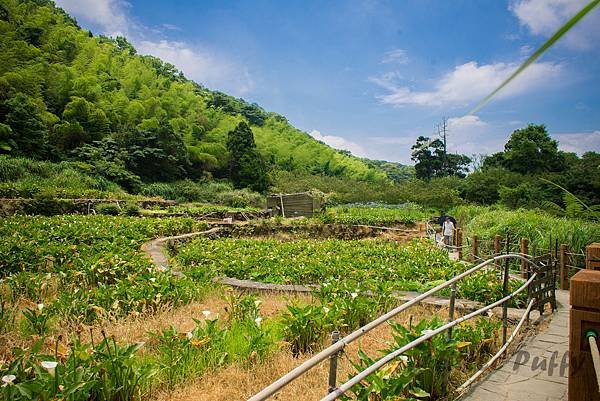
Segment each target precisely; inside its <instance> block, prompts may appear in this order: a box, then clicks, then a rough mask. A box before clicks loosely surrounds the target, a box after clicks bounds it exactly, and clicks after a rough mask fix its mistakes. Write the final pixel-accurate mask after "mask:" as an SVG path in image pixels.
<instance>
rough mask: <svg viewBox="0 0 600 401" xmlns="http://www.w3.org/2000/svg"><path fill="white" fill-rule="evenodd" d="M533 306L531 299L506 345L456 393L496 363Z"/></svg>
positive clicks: (457, 390)
mask: <svg viewBox="0 0 600 401" xmlns="http://www.w3.org/2000/svg"><path fill="white" fill-rule="evenodd" d="M534 304H535V299H532V300H530V301H529V305H527V309H526V310H525V313H524V314H523V316H522V317H521V320H519V323H518V324H517V327H515V329H514V330H513V332H512V333H511V335H510V337H509V338H508V340H506V343H505V344H504V345H503V346H502V347H500V349H499V350H498V352H496V354H495V355H494V356H493V357H492V358H491V359H490V360H489V361H487V362H486V363H485V364H484V365H483V366H482V367H481V369H479V370H478V371H477V372H475V374H474V375H473V376H471V377H470V378H469V379H468V380H467V381H466V382H464V383H463V384H462V385H461V386H460V387H459V388H457V389H456V392H457V393H462V392H463V391H465V390H466V389H467V388H468V387H469V386H470V385H471V384H473V382H475V380H477V378H478V377H479V376H481V375H482V374H483V373H484V372H485V371H486V370H487V369H488V368H489V367H490V366H492V365H493V364H494V362H496V361H497V360H498V358H500V356H502V354H503V353H504V351H506V349H507V348H508V346H509V345H510V344H511V342H512V341H513V340H514V339H515V337H516V336H517V333H518V332H519V330H520V329H521V326H522V325H523V323H525V321H526V320H527V316H528V315H529V312H531V308H532V307H533V305H534Z"/></svg>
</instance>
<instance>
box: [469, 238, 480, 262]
mask: <svg viewBox="0 0 600 401" xmlns="http://www.w3.org/2000/svg"><path fill="white" fill-rule="evenodd" d="M478 247H479V238H478V237H477V236H476V235H474V236H473V243H472V244H471V259H473V262H476V261H477V256H479V255H478V252H479V250H478Z"/></svg>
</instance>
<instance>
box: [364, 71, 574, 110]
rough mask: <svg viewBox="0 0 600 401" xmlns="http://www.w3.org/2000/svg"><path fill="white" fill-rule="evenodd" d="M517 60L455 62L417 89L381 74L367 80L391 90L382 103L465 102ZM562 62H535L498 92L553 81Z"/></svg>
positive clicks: (488, 89)
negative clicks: (430, 86)
mask: <svg viewBox="0 0 600 401" xmlns="http://www.w3.org/2000/svg"><path fill="white" fill-rule="evenodd" d="M517 66H518V65H517V63H495V64H482V65H479V64H477V62H475V61H471V62H468V63H465V64H461V65H459V66H456V67H455V68H454V70H453V71H450V72H448V73H446V74H445V75H444V76H443V77H442V78H440V79H439V80H438V81H437V82H436V83H435V84H434V88H433V89H431V90H424V91H418V90H413V89H411V88H409V87H406V86H400V85H398V84H397V82H396V80H395V79H394V78H395V77H393V76H392V77H390V76H387V75H383V76H381V77H374V78H373V77H372V78H370V80H371V81H372V82H374V83H376V84H377V85H379V86H381V87H382V88H384V89H386V90H387V91H388V92H390V93H389V94H387V95H383V96H381V97H380V99H381V101H382V102H383V103H385V104H391V105H395V106H405V105H419V106H442V105H444V106H465V105H468V104H470V103H472V102H474V101H477V100H480V99H481V98H483V97H484V96H486V95H487V94H488V93H490V92H491V91H492V90H493V89H494V88H496V87H497V86H498V85H500V83H501V82H502V81H503V80H504V79H505V78H507V77H508V76H509V75H510V73H511V72H513V71H514V70H515V69H516V68H517ZM562 70H563V66H562V64H557V63H550V62H544V63H535V64H532V65H531V66H530V67H529V68H528V69H527V70H525V71H524V72H523V73H522V74H521V75H520V76H519V77H517V78H516V79H515V80H514V81H513V82H512V83H511V84H510V85H508V86H507V87H506V88H504V90H503V91H501V92H500V93H499V94H498V96H499V97H501V98H502V97H504V98H506V97H510V96H514V95H517V94H520V93H524V92H528V91H531V90H535V89H538V88H540V87H542V86H547V85H549V84H550V83H554V82H556V79H557V78H558V77H559V76H560V75H561V73H562Z"/></svg>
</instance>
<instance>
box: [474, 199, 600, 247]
mask: <svg viewBox="0 0 600 401" xmlns="http://www.w3.org/2000/svg"><path fill="white" fill-rule="evenodd" d="M468 212H469V211H468V209H466V211H465V215H467V214H468ZM470 212H471V213H473V211H470ZM477 212H480V213H473V214H474V217H473V218H472V219H471V220H467V221H466V225H465V228H466V233H467V235H469V236H471V235H478V236H479V237H480V238H486V239H491V238H493V237H494V236H495V235H496V234H499V235H506V234H510V236H511V237H513V238H521V237H524V238H529V240H530V241H531V242H533V243H536V244H539V245H540V246H542V247H546V246H548V245H550V241H553V242H554V241H555V240H558V242H559V244H567V245H568V246H569V247H570V248H571V250H572V251H573V252H583V251H584V249H585V246H586V245H589V244H590V243H592V242H597V241H600V224H598V223H594V222H589V221H583V220H579V219H570V218H566V217H554V216H550V215H548V214H546V213H544V212H541V211H539V210H525V209H518V210H513V211H510V210H502V209H494V208H489V210H487V211H483V210H477Z"/></svg>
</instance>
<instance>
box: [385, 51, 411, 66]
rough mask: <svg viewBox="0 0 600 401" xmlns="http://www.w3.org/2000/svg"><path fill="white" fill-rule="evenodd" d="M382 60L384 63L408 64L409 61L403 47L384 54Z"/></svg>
mask: <svg viewBox="0 0 600 401" xmlns="http://www.w3.org/2000/svg"><path fill="white" fill-rule="evenodd" d="M381 62H382V63H384V64H387V63H393V64H406V63H408V56H407V55H406V52H405V51H404V50H402V49H393V50H390V51H389V52H387V53H385V54H384V55H383V59H382V60H381Z"/></svg>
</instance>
